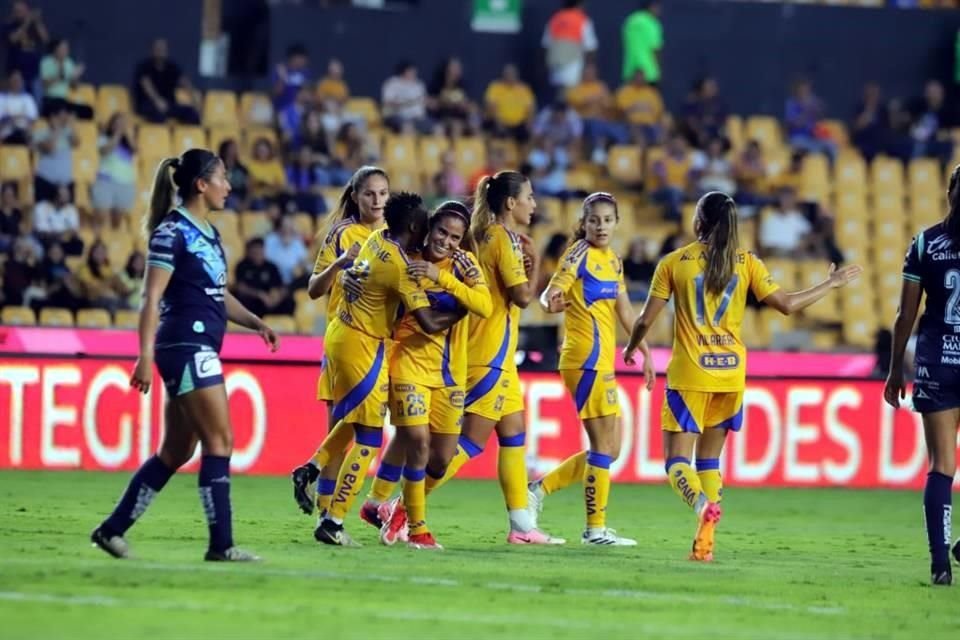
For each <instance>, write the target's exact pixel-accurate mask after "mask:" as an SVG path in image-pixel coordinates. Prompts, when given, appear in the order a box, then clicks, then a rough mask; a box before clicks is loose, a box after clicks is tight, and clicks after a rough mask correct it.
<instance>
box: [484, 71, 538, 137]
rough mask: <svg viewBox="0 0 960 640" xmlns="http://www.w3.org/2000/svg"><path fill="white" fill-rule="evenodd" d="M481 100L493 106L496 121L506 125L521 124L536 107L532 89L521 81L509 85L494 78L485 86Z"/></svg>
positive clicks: (514, 125)
mask: <svg viewBox="0 0 960 640" xmlns="http://www.w3.org/2000/svg"><path fill="white" fill-rule="evenodd" d="M483 100H484V102H485V103H487V104H488V105H490V106H491V107H492V108H493V115H494V117H495V118H496V119H497V121H498V122H499V123H500V124H502V125H504V126H507V127H516V126H518V125H521V124H523V123H524V122H526V121H527V119H528V118H530V116H532V115H533V112H534V110H535V109H536V108H537V101H536V98H534V96H533V91H531V90H530V87H528V86H527V85H526V84H524V83H522V82H517V83H514V84H512V85H511V84H507V83H506V82H501V81H499V80H494V81H493V82H491V83H490V86H488V87H487V91H486V93H485V94H484V96H483Z"/></svg>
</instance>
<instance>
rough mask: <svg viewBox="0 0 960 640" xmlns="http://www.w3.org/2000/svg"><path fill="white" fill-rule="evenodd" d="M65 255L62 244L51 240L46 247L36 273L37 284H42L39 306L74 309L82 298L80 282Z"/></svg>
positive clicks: (79, 304)
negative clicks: (68, 264)
mask: <svg viewBox="0 0 960 640" xmlns="http://www.w3.org/2000/svg"><path fill="white" fill-rule="evenodd" d="M66 258H67V255H66V253H65V252H64V250H63V245H61V244H60V243H59V242H53V243H51V244H50V246H49V247H47V252H46V255H44V257H43V261H42V262H41V263H40V267H39V270H38V273H37V281H38V284H40V285H42V290H43V293H42V298H40V300H39V301H38V302H39V305H38V306H41V307H58V308H61V309H70V310H71V311H76V310H77V309H79V308H80V306H81V303H82V300H83V289H82V286H81V285H80V282H79V281H78V280H77V278H76V277H75V276H74V275H73V273H72V272H71V271H70V267H69V266H67V260H66Z"/></svg>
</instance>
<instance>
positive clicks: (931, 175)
mask: <svg viewBox="0 0 960 640" xmlns="http://www.w3.org/2000/svg"><path fill="white" fill-rule="evenodd" d="M907 181H908V183H909V185H910V196H911V197H913V196H914V195H921V194H923V195H925V194H930V195H934V194H936V195H939V194H940V192H941V191H943V190H944V186H943V184H942V183H941V182H940V164H939V162H938V161H937V160H934V159H932V158H914V159H913V160H911V161H910V164H909V165H908V167H907Z"/></svg>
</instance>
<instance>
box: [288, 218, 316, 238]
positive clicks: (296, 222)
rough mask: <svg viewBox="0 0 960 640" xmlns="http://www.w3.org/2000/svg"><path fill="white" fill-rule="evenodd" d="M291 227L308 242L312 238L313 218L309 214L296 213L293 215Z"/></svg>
mask: <svg viewBox="0 0 960 640" xmlns="http://www.w3.org/2000/svg"><path fill="white" fill-rule="evenodd" d="M293 226H294V227H296V229H297V233H299V234H300V235H301V236H302V237H303V239H304V240H305V241H308V242H309V241H310V239H311V238H313V233H314V229H313V216H312V215H310V214H309V213H303V212H300V213H296V214H293Z"/></svg>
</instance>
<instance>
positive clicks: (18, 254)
mask: <svg viewBox="0 0 960 640" xmlns="http://www.w3.org/2000/svg"><path fill="white" fill-rule="evenodd" d="M38 276H39V269H38V265H37V254H36V252H35V251H34V247H33V244H31V242H30V241H29V240H28V239H27V238H26V237H25V236H20V237H19V238H17V239H16V240H15V241H14V243H13V250H12V251H11V252H10V259H9V260H7V261H6V263H4V265H3V300H2V302H3V304H4V305H9V306H20V305H22V304H23V294H24V292H25V291H26V290H27V288H28V287H30V286H31V285H32V284H33V283H34V281H36V280H37V278H38Z"/></svg>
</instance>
